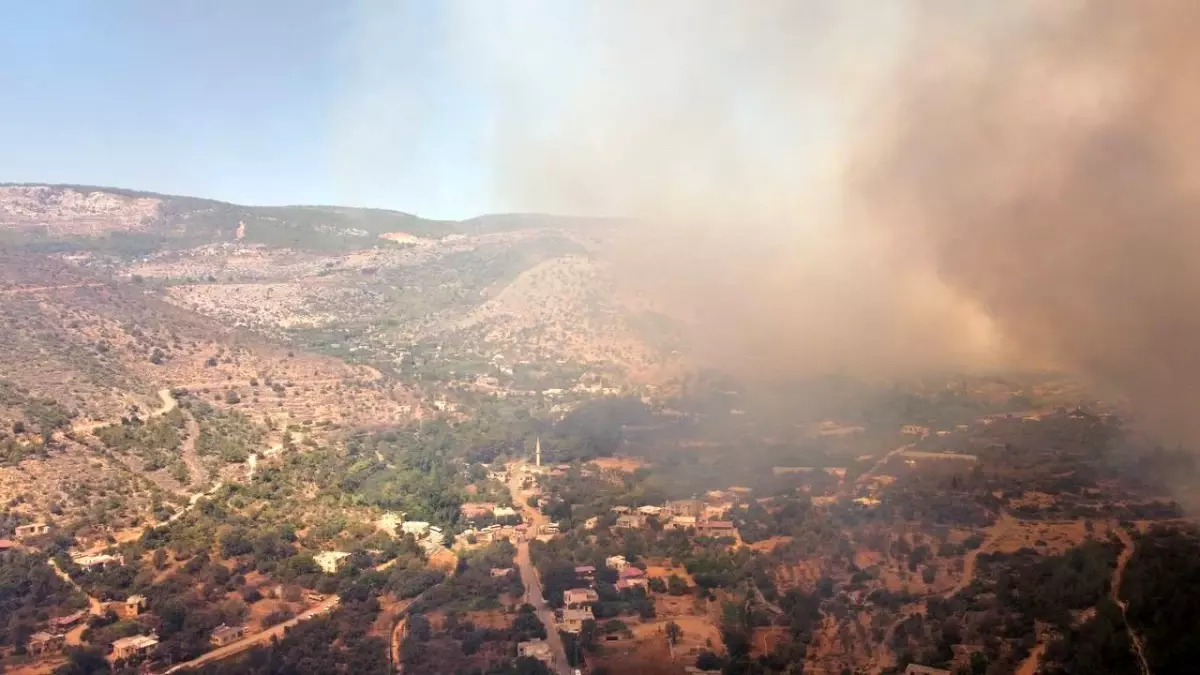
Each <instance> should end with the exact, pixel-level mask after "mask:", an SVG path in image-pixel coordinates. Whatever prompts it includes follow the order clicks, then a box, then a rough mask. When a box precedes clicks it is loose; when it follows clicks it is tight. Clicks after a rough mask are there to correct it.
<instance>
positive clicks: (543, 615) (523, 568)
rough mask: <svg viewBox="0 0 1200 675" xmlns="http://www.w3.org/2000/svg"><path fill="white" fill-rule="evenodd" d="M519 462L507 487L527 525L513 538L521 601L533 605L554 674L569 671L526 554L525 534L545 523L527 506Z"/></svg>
mask: <svg viewBox="0 0 1200 675" xmlns="http://www.w3.org/2000/svg"><path fill="white" fill-rule="evenodd" d="M520 466H521V465H520V464H510V465H509V466H508V472H509V478H508V491H509V494H511V495H512V501H513V504H514V505H515V506H516V507H517V508H518V509H520V510H521V517H522V519H523V520H524V521H525V523H526V524H527V525H528V526H529V528H528V531H527V533H526V534H527V536H526V537H525V538H524V539H522V540H521V541H519V542H517V569H518V570H520V572H521V583H522V584H524V585H525V602H527V603H529V604H531V605H533V607H534V609H535V610H537V615H538V618H539V619H541V620H542V624H543V625H544V626H545V627H546V642H548V643H549V644H550V649H551V650H552V652H553V654H554V672H555V673H557V674H558V675H571V667H570V665H569V664H568V663H567V650H566V648H565V647H564V646H563V642H562V638H561V637H559V635H558V629H557V628H556V627H555V623H554V610H552V609H551V608H550V607H549V606H548V605H547V604H546V598H545V597H544V596H543V595H542V582H541V580H540V579H539V578H538V572H537V568H536V567H534V566H533V560H532V559H531V558H530V557H529V537H530V536H534V535H536V534H537V533H538V532H539V531H540V530H541V528H542V525H545V524H546V517H545V516H544V515H542V513H541V512H540V511H538V510H537V509H534V508H530V507H529V505H528V504H526V503H525V500H524V499H523V498H522V494H521V478H520V472H519V471H518V469H519V468H520Z"/></svg>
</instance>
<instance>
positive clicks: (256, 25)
mask: <svg viewBox="0 0 1200 675" xmlns="http://www.w3.org/2000/svg"><path fill="white" fill-rule="evenodd" d="M441 7H442V5H440V4H439V3H437V2H379V3H349V2H334V1H329V0H256V1H253V2H242V1H238V0H172V1H171V2H158V1H157V0H143V1H137V0H112V1H107V2H95V1H93V0H74V1H70V0H38V1H37V2H5V3H2V4H0V148H3V151H2V154H0V181H30V182H68V183H86V184H100V185H113V186H120V187H128V188H136V189H146V190H152V191H159V192H169V193H178V194H188V195H196V196H206V197H215V198H219V199H226V200H229V201H236V202H243V203H259V204H273V203H341V204H352V205H363V206H379V207H389V208H398V209H402V210H407V211H413V212H417V213H421V214H423V215H430V216H437V217H462V216H469V215H473V214H476V213H478V212H481V211H487V210H490V209H491V208H492V207H493V206H494V204H493V203H491V202H492V200H490V199H489V198H488V196H487V195H486V194H484V193H483V192H482V191H481V188H480V186H482V185H484V184H486V181H485V180H484V179H483V177H482V176H481V175H480V173H479V172H480V171H481V170H482V168H481V167H483V166H484V164H483V163H482V162H481V161H479V158H477V157H473V156H472V154H473V148H474V147H477V144H476V143H475V139H476V138H477V136H478V134H479V133H480V130H481V129H483V128H484V126H483V125H482V124H481V115H482V114H483V113H482V111H481V110H480V109H479V107H478V106H470V105H465V103H467V102H469V100H470V97H469V95H468V93H467V92H466V91H465V90H464V89H463V88H462V87H461V86H460V82H459V79H458V78H457V76H456V74H455V72H454V69H453V68H452V67H450V64H449V61H448V54H447V52H446V50H445V48H444V47H445V41H444V40H443V39H442V30H443V27H444V18H445V17H444V16H443V10H442V9H441ZM384 13H386V15H387V17H386V19H387V20H386V25H385V26H384V27H383V29H384V31H385V33H383V34H380V35H378V36H376V37H375V38H374V44H373V45H372V47H371V50H372V51H371V53H364V52H363V51H362V50H361V43H362V41H363V39H364V30H369V28H370V24H371V22H373V21H377V20H378V19H379V18H380V16H381V15H382V14H384ZM381 47H382V50H383V51H382V53H381V52H380V48H381ZM364 77H368V78H373V79H374V80H375V81H376V84H377V82H378V81H379V80H381V79H385V78H386V79H387V80H388V81H389V82H390V83H394V89H392V90H391V91H389V93H388V100H387V101H386V102H385V103H382V104H381V106H380V107H382V108H388V109H392V110H393V111H394V113H393V112H388V110H383V111H379V112H376V113H375V114H374V115H373V116H372V119H371V120H368V121H367V124H366V126H367V127H369V128H367V129H364V130H362V131H361V133H358V132H356V131H355V130H354V127H355V125H356V120H357V119H358V118H360V117H361V115H360V114H359V113H360V112H361V108H362V106H363V105H369V101H364V95H363V94H362V93H361V87H360V84H361V80H362V78H364ZM398 92H402V94H401V96H402V97H408V99H409V100H408V101H405V100H397V98H396V94H397V93H398ZM411 101H420V104H421V110H422V111H423V112H422V114H421V119H420V120H418V121H417V122H418V125H419V127H420V128H419V129H414V130H411V131H410V132H409V133H406V134H405V137H404V138H399V137H395V136H394V135H393V137H391V138H388V139H385V140H386V141H387V142H386V143H383V144H381V146H386V147H382V148H381V151H380V152H379V153H376V154H377V156H373V157H368V158H367V160H368V161H369V164H370V166H369V167H355V166H349V165H348V164H353V163H354V161H355V160H354V159H353V156H356V155H360V154H362V152H361V148H363V147H369V146H370V144H371V142H372V141H371V138H372V137H373V136H376V135H377V133H380V131H379V130H380V129H383V132H382V133H386V130H387V127H388V126H389V125H388V124H387V123H386V117H387V115H389V114H396V115H398V116H404V115H405V114H406V113H405V112H404V109H405V108H406V107H408V104H409V103H410V102H411ZM356 107H357V108H358V109H359V110H358V111H356ZM356 133H358V136H357V137H356V136H355V134H356ZM347 143H350V144H351V145H353V146H356V147H357V149H355V148H352V149H351V150H350V151H349V154H350V155H351V156H352V158H351V159H349V160H347V158H346V155H347V154H348V151H347Z"/></svg>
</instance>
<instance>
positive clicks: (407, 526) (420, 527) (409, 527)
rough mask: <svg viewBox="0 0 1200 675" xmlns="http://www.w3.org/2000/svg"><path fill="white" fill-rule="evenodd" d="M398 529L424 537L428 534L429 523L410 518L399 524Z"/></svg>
mask: <svg viewBox="0 0 1200 675" xmlns="http://www.w3.org/2000/svg"><path fill="white" fill-rule="evenodd" d="M400 531H401V532H403V533H404V534H411V535H412V536H414V537H418V538H419V537H424V536H425V535H427V534H429V523H426V522H424V521H421V520H410V521H408V522H406V523H402V524H401V525H400Z"/></svg>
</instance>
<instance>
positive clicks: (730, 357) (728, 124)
mask: <svg viewBox="0 0 1200 675" xmlns="http://www.w3.org/2000/svg"><path fill="white" fill-rule="evenodd" d="M479 7H480V6H479V5H477V4H473V5H471V6H470V7H469V8H468V11H465V12H463V14H462V15H461V16H459V17H458V18H457V21H456V22H455V25H454V27H455V30H454V34H455V35H458V36H460V37H461V38H462V39H461V43H460V44H461V52H460V54H459V56H460V58H461V60H462V63H463V64H464V67H465V70H466V72H467V74H468V77H470V78H472V79H473V82H474V83H475V85H476V86H478V87H479V88H481V89H482V90H484V91H488V92H490V95H489V96H488V97H487V100H488V101H489V102H490V103H491V104H492V106H493V110H494V112H495V114H496V122H495V134H494V142H493V143H494V144H493V147H492V148H491V157H492V160H493V162H494V164H493V166H494V176H495V186H496V190H497V194H498V195H499V196H500V197H501V198H502V199H504V200H506V201H507V203H509V204H512V208H514V209H518V210H520V209H530V208H533V209H537V210H547V211H555V212H570V213H587V214H599V215H620V216H625V217H630V218H632V219H634V220H635V221H636V222H637V223H638V224H637V226H636V227H632V228H630V229H629V231H628V232H627V233H626V236H625V237H624V239H623V240H622V241H620V242H617V244H616V245H615V246H614V247H613V249H612V250H611V251H609V252H608V254H609V256H610V260H611V262H612V263H613V265H614V267H615V269H616V270H617V272H618V274H617V276H618V278H619V279H620V280H621V286H622V288H620V289H618V292H628V293H631V294H637V295H639V296H642V297H648V298H649V299H650V301H651V302H652V304H654V305H655V306H657V307H659V308H661V309H663V310H664V311H665V312H666V313H668V314H672V315H674V316H678V317H683V318H685V319H687V322H688V325H689V326H691V328H692V331H691V334H690V337H691V341H692V344H693V347H694V349H695V350H696V352H697V353H698V354H699V355H700V356H701V358H703V359H704V360H706V361H707V362H710V363H714V364H715V365H717V366H719V367H722V368H724V369H727V370H735V371H739V372H742V373H746V374H752V375H769V376H782V377H788V376H793V375H797V374H810V373H816V372H820V373H824V372H829V371H854V372H860V373H866V374H872V375H874V374H893V373H895V372H909V371H913V370H923V369H925V368H929V367H933V366H946V365H955V366H958V365H963V364H969V363H977V362H978V361H979V359H980V356H981V346H982V344H981V343H982V342H983V339H984V338H986V337H987V325H986V320H984V319H982V318H981V317H980V316H979V315H978V313H977V312H973V311H972V309H971V308H970V307H969V305H967V304H966V303H963V302H962V301H961V299H959V298H956V297H954V296H953V294H951V293H949V292H947V290H946V288H945V287H944V286H943V285H942V284H941V283H940V282H938V280H937V279H936V277H935V276H934V275H933V274H932V272H931V269H930V268H929V267H928V266H924V267H923V266H921V265H916V264H913V263H912V261H910V260H907V259H906V258H905V256H903V255H895V254H894V252H893V251H892V250H890V249H889V248H888V247H887V244H888V243H889V238H888V237H885V236H881V235H880V233H878V232H872V231H870V230H868V229H865V228H862V229H858V230H856V231H850V230H849V229H848V228H846V227H843V224H844V222H843V221H845V220H846V219H847V218H849V217H851V214H850V213H848V212H847V205H846V198H847V196H848V195H846V194H845V193H843V188H844V186H845V180H844V170H845V165H846V162H847V160H848V159H849V158H850V157H851V155H850V153H849V149H850V148H851V147H852V144H851V141H852V140H854V138H855V134H856V131H855V129H854V124H853V121H854V119H855V117H856V116H857V115H858V114H859V109H860V107H861V105H862V103H863V100H864V99H863V96H864V95H865V94H867V93H869V92H872V91H876V90H877V89H878V87H879V86H880V85H881V84H882V82H883V81H884V79H883V77H884V76H885V75H886V71H887V68H886V67H887V66H889V65H890V64H891V63H892V62H893V59H894V54H895V48H896V47H897V45H898V44H899V42H900V38H901V37H902V35H903V31H904V25H903V18H904V16H903V14H902V13H900V12H897V11H895V10H893V9H891V8H889V6H888V3H866V2H864V3H857V4H856V3H848V4H847V3H841V2H802V3H801V2H793V1H792V0H758V1H756V2H752V3H726V2H691V1H689V2H671V1H668V2H655V3H644V2H622V1H620V0H617V1H615V2H596V3H576V4H562V5H554V7H555V8H556V9H554V10H552V11H550V12H545V11H543V10H544V9H545V7H544V6H539V8H538V9H537V10H536V11H528V12H526V11H522V9H521V8H522V7H524V5H520V4H516V3H513V4H502V5H499V6H496V5H492V7H497V9H495V10H494V14H491V13H485V14H480V12H479Z"/></svg>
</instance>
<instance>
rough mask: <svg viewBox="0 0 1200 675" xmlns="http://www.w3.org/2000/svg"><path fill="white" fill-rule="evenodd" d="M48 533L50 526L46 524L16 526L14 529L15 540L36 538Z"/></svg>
mask: <svg viewBox="0 0 1200 675" xmlns="http://www.w3.org/2000/svg"><path fill="white" fill-rule="evenodd" d="M49 531H50V526H49V525H47V524H46V523H31V524H29V525H18V526H17V529H16V533H17V539H25V538H27V537H37V536H40V535H43V534H46V533H47V532H49Z"/></svg>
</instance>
